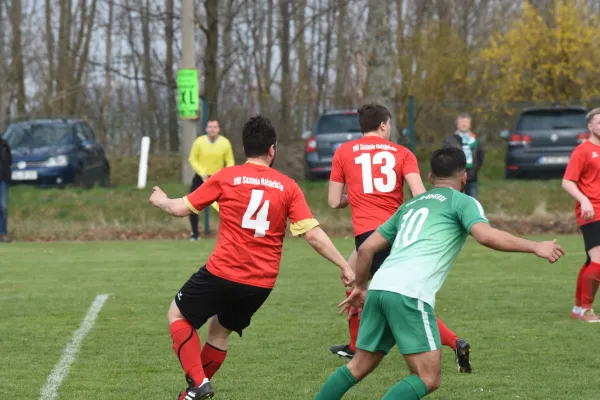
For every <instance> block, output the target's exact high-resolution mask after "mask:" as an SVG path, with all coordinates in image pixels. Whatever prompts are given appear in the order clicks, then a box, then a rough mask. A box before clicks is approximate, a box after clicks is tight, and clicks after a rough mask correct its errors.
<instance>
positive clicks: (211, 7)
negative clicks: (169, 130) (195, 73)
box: [202, 0, 219, 120]
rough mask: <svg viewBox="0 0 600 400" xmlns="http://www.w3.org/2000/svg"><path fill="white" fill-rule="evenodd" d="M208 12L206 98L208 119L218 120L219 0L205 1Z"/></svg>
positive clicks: (205, 53)
mask: <svg viewBox="0 0 600 400" xmlns="http://www.w3.org/2000/svg"><path fill="white" fill-rule="evenodd" d="M204 10H205V12H206V25H205V26H202V31H203V32H204V35H205V36H206V50H205V52H204V98H205V99H206V101H207V102H208V119H209V120H214V119H218V115H219V108H218V107H219V92H218V82H217V79H218V75H219V65H218V57H219V2H218V0H204Z"/></svg>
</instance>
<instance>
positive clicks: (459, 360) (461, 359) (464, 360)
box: [454, 339, 472, 374]
mask: <svg viewBox="0 0 600 400" xmlns="http://www.w3.org/2000/svg"><path fill="white" fill-rule="evenodd" d="M454 352H455V354H456V364H457V365H458V372H460V373H463V372H464V373H467V374H470V373H471V372H472V368H471V361H470V360H469V356H470V355H471V346H470V345H469V343H467V342H466V341H464V340H462V339H457V340H456V350H455V351H454Z"/></svg>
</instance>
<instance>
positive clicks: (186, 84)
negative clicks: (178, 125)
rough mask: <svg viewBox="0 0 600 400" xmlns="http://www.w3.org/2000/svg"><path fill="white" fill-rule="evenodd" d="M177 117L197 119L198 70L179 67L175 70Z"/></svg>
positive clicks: (198, 106)
mask: <svg viewBox="0 0 600 400" xmlns="http://www.w3.org/2000/svg"><path fill="white" fill-rule="evenodd" d="M177 91H178V92H179V100H178V108H179V118H181V119H197V118H198V109H199V108H200V104H199V89H198V70H196V69H180V70H179V71H178V72H177Z"/></svg>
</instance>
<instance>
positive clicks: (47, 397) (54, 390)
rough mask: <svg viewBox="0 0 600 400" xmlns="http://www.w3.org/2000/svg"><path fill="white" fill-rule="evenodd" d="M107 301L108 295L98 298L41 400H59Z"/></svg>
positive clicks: (50, 378)
mask: <svg viewBox="0 0 600 400" xmlns="http://www.w3.org/2000/svg"><path fill="white" fill-rule="evenodd" d="M106 299H108V295H107V294H99V295H98V296H96V299H95V300H94V302H93V303H92V305H91V306H90V308H89V309H88V312H87V314H86V315H85V318H84V319H83V321H82V322H81V326H80V327H79V329H77V330H76V331H75V332H74V333H73V337H72V338H71V340H70V341H69V343H68V344H67V347H65V350H64V351H63V352H62V357H61V358H60V361H59V362H58V364H56V366H55V367H54V369H53V370H52V372H51V373H50V375H49V376H48V381H47V382H46V385H44V387H43V388H42V390H41V392H40V400H55V399H57V398H58V388H59V387H60V385H61V384H62V381H63V380H64V379H65V378H66V377H67V375H68V374H69V369H70V368H71V365H72V364H73V362H74V361H75V358H76V357H77V353H78V352H79V348H80V347H81V343H82V342H83V339H85V337H86V336H87V335H88V333H90V331H91V330H92V328H93V327H94V324H95V323H96V318H98V314H99V313H100V310H102V307H103V306H104V303H105V302H106Z"/></svg>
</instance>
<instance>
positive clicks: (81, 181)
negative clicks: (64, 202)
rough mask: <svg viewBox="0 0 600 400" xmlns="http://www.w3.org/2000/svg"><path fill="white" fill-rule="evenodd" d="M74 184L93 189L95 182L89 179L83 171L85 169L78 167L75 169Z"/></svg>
mask: <svg viewBox="0 0 600 400" xmlns="http://www.w3.org/2000/svg"><path fill="white" fill-rule="evenodd" d="M73 186H75V187H79V188H83V189H91V188H92V186H93V184H92V183H91V182H90V181H89V179H87V177H86V176H85V174H84V173H83V169H82V168H81V167H79V168H77V170H76V171H75V178H73Z"/></svg>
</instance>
